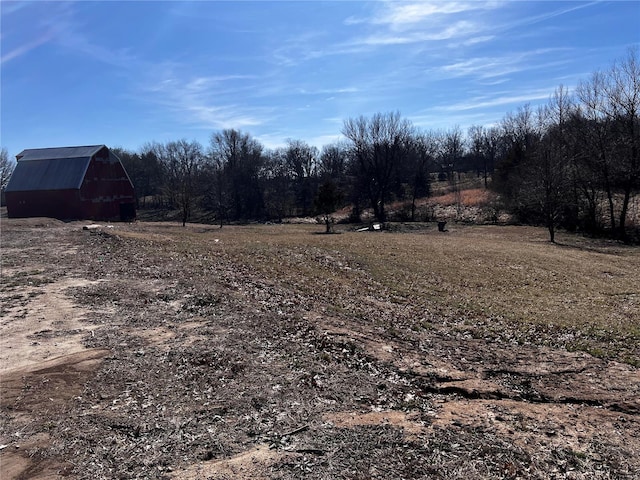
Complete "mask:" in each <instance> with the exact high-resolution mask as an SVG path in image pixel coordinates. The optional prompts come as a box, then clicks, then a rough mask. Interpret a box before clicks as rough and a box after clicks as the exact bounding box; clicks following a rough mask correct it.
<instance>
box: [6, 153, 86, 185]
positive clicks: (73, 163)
mask: <svg viewBox="0 0 640 480" xmlns="http://www.w3.org/2000/svg"><path fill="white" fill-rule="evenodd" d="M90 160H91V157H79V158H54V159H45V160H28V161H19V162H18V164H17V165H16V167H15V169H14V171H13V174H12V175H11V178H10V179H9V183H8V184H7V188H6V190H5V191H7V192H26V191H34V190H67V189H78V188H80V186H81V185H82V179H83V178H84V174H85V172H86V171H87V167H88V166H89V161H90Z"/></svg>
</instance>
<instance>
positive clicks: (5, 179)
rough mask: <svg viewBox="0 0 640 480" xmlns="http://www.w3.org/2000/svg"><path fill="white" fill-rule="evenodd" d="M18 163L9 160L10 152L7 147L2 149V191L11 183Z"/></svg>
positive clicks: (0, 155) (0, 160)
mask: <svg viewBox="0 0 640 480" xmlns="http://www.w3.org/2000/svg"><path fill="white" fill-rule="evenodd" d="M15 166H16V162H15V161H14V160H12V159H11V158H9V152H8V151H7V149H6V148H5V147H2V148H0V189H2V190H4V188H5V187H6V186H7V183H9V178H10V177H11V174H12V173H13V169H14V168H15Z"/></svg>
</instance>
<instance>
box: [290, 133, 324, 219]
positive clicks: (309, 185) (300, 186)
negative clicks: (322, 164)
mask: <svg viewBox="0 0 640 480" xmlns="http://www.w3.org/2000/svg"><path fill="white" fill-rule="evenodd" d="M285 158H286V162H287V166H288V168H289V172H290V175H291V178H292V181H293V190H294V193H295V196H296V204H297V205H298V206H299V207H300V208H301V211H300V213H301V214H302V215H303V216H306V215H308V214H309V209H310V207H311V204H312V201H313V194H314V191H315V189H316V180H317V171H318V168H317V167H318V149H317V148H316V147H313V146H311V145H309V144H307V143H306V142H303V141H302V140H292V139H289V140H287V146H286V148H285Z"/></svg>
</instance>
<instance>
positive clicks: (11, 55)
mask: <svg viewBox="0 0 640 480" xmlns="http://www.w3.org/2000/svg"><path fill="white" fill-rule="evenodd" d="M51 38H52V35H51V34H49V33H44V34H42V35H40V36H39V37H37V38H35V39H33V40H32V41H30V42H27V43H23V44H22V45H19V46H18V47H15V48H14V49H12V50H11V51H9V52H7V53H6V54H4V55H3V56H2V58H0V65H4V64H5V63H7V62H9V61H10V60H14V59H16V58H19V57H21V56H22V55H25V54H27V53H29V52H30V51H31V50H33V49H35V48H37V47H39V46H40V45H43V44H45V43H47V42H48V41H49V40H51Z"/></svg>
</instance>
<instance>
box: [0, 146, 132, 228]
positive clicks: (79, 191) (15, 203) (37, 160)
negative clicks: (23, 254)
mask: <svg viewBox="0 0 640 480" xmlns="http://www.w3.org/2000/svg"><path fill="white" fill-rule="evenodd" d="M16 159H17V164H16V167H15V170H14V171H13V174H12V175H11V178H10V179H9V183H8V184H7V188H6V190H5V192H6V203H7V214H8V216H9V218H21V217H51V218H58V219H60V220H73V219H76V220H80V219H86V220H110V221H113V220H122V221H129V220H133V219H135V217H136V208H135V201H136V197H135V193H134V190H133V184H132V183H131V180H130V179H129V176H128V175H127V172H126V171H125V169H124V167H123V166H122V162H121V161H120V159H119V158H118V156H117V155H115V154H114V153H113V152H111V151H110V150H109V149H108V148H107V147H106V146H104V145H91V146H86V147H62V148H38V149H30V150H23V151H22V152H21V153H20V154H19V155H17V156H16Z"/></svg>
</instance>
